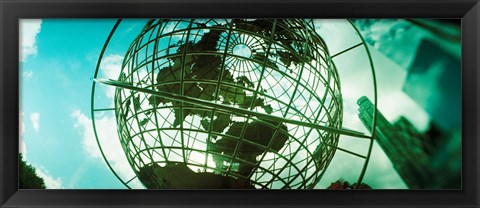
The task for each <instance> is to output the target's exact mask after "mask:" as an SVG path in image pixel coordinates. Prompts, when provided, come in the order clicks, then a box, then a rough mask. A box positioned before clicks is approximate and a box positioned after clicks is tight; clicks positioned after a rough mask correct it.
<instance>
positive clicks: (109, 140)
mask: <svg viewBox="0 0 480 208" xmlns="http://www.w3.org/2000/svg"><path fill="white" fill-rule="evenodd" d="M71 116H72V117H73V118H74V119H75V125H74V128H75V129H77V130H79V131H80V134H81V135H82V144H83V149H84V151H85V153H87V154H88V156H90V157H91V158H93V159H99V160H101V161H102V162H104V161H103V158H102V156H101V153H100V150H99V147H98V145H97V141H96V139H95V134H94V131H93V126H92V120H91V119H90V118H89V117H87V116H86V115H85V114H83V113H82V112H81V111H80V110H75V111H73V112H72V114H71ZM95 124H96V129H97V134H98V137H99V138H100V139H102V140H101V144H102V150H103V152H104V153H105V155H106V157H107V159H108V161H109V162H110V164H111V165H112V168H113V169H114V170H115V171H116V172H117V174H119V175H120V177H121V178H122V179H124V180H129V179H131V178H132V177H134V176H135V173H134V172H133V170H132V169H131V167H130V164H129V163H128V161H127V158H126V156H125V154H124V151H123V149H122V146H121V144H120V140H119V138H118V134H117V123H116V120H115V117H114V116H113V115H110V116H109V115H106V114H103V115H101V116H98V117H96V118H95ZM129 186H131V187H132V188H143V186H142V185H141V184H140V182H139V181H138V180H134V181H132V183H130V184H129Z"/></svg>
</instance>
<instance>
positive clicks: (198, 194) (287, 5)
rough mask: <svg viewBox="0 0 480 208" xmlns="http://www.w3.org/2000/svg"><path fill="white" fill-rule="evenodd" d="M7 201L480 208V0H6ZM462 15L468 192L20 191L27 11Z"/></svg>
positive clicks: (2, 100) (0, 99)
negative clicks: (22, 39)
mask: <svg viewBox="0 0 480 208" xmlns="http://www.w3.org/2000/svg"><path fill="white" fill-rule="evenodd" d="M0 15H1V24H0V35H1V37H0V48H1V51H0V54H1V55H0V63H1V69H0V84H1V89H0V135H1V136H0V207H69V206H72V207H156V206H159V207H170V206H172V207H173V206H178V207H247V206H248V207H375V206H376V207H472V208H473V207H479V206H480V202H479V195H480V193H479V190H480V186H479V181H480V180H479V174H480V173H479V167H480V165H479V164H480V161H479V152H480V146H479V135H478V133H479V130H478V128H479V123H478V119H479V116H478V113H479V111H478V109H479V103H478V99H479V83H478V82H479V80H480V77H479V73H478V71H479V69H480V67H479V58H480V54H479V50H480V45H479V39H480V34H479V31H480V21H479V20H480V4H479V1H478V0H389V1H386V0H335V1H333V0H325V1H321V0H301V1H298V0H297V1H295V0H284V1H280V0H244V1H239V0H222V1H220V0H177V1H173V0H162V1H151V0H142V1H135V0H116V1H107V0H98V1H95V0H37V1H33V0H0ZM142 17H185V18H188V17H199V18H200V17H226V18H235V17H238V18H242V17H262V18H274V17H277V18H293V17H295V18H366V17H371V18H461V20H462V123H463V126H462V136H463V137H462V167H463V168H462V190H436V191H434V190H363V191H362V190H354V191H332V190H268V191H261V190H251V191H243V190H208V191H206V190H191V191H185V190H182V191H171V190H169V191H163V190H18V185H17V184H18V180H17V178H18V172H17V170H18V132H19V131H18V130H19V125H18V123H19V120H18V119H19V116H18V112H19V100H18V98H19V95H18V94H19V89H18V88H19V76H18V71H19V62H18V60H19V53H18V50H19V44H18V40H19V39H18V38H19V36H18V31H19V28H18V27H19V26H18V20H19V19H20V18H142Z"/></svg>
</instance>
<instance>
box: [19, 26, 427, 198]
mask: <svg viewBox="0 0 480 208" xmlns="http://www.w3.org/2000/svg"><path fill="white" fill-rule="evenodd" d="M115 21H116V20H112V19H95V20H94V19H77V20H73V19H68V20H61V19H44V20H21V31H20V34H21V42H20V47H21V50H20V53H21V54H20V83H21V86H20V103H21V104H20V105H21V106H20V113H19V115H20V127H21V128H20V138H21V139H20V147H21V150H20V151H21V152H23V153H24V154H25V155H26V160H27V161H28V162H29V163H30V164H33V165H34V166H35V167H36V168H37V172H38V174H39V175H40V176H42V177H43V178H44V179H45V181H46V185H47V187H48V188H54V189H56V188H64V189H92V188H98V189H123V188H125V187H124V186H123V184H121V183H120V182H119V180H118V179H117V178H116V177H115V176H114V175H113V174H112V173H111V171H110V170H109V169H108V167H107V166H106V163H105V162H104V160H103V159H102V158H101V156H100V154H99V151H98V147H97V144H96V143H95V140H94V136H93V131H92V121H91V116H90V101H91V88H92V81H93V80H92V78H93V75H94V72H95V66H96V63H97V60H98V56H99V54H100V51H101V49H102V47H103V45H104V42H105V40H106V38H107V36H108V34H109V33H110V30H111V29H112V27H113V25H114V24H115ZM144 22H145V21H144V20H127V21H124V22H122V24H121V25H120V28H119V29H118V30H117V31H119V32H118V33H116V34H115V36H114V37H113V41H112V43H111V44H110V45H109V48H108V50H107V52H106V54H105V59H104V61H103V62H102V66H101V70H102V72H101V74H100V77H102V76H103V77H115V76H118V73H119V72H118V70H119V67H120V63H121V60H122V57H123V53H124V51H125V50H126V47H128V45H129V43H130V42H131V40H132V39H133V38H134V37H135V36H136V33H137V32H138V31H139V30H140V29H141V28H142V26H143V23H144ZM316 25H317V26H318V30H319V33H320V34H321V35H322V36H323V37H324V38H325V40H326V42H327V45H328V47H329V49H330V52H331V53H332V54H335V52H339V51H341V50H342V49H345V48H348V47H349V46H352V45H354V44H356V43H358V41H359V39H358V38H357V39H355V38H352V35H353V33H354V31H352V29H351V27H349V25H348V23H347V22H346V21H345V20H324V21H317V24H316ZM116 40H117V41H116ZM120 40H121V41H120ZM345 40H347V41H345ZM371 50H372V51H371V52H372V56H373V59H374V60H375V61H374V64H375V66H376V68H377V73H378V74H377V76H378V80H379V88H381V90H379V96H381V97H382V99H380V100H379V108H380V110H381V111H382V112H383V113H384V115H385V117H387V119H389V120H390V121H394V120H395V119H396V118H398V117H399V116H401V115H403V116H406V117H407V118H410V120H412V121H413V123H414V124H415V125H416V126H417V128H419V129H425V128H426V127H427V126H426V123H427V121H428V119H429V118H428V115H427V114H426V113H425V112H424V111H423V110H422V109H421V108H420V107H419V106H418V105H416V104H415V103H414V102H413V101H412V100H411V99H409V98H408V96H406V95H405V94H404V93H403V92H402V91H401V87H402V85H403V81H404V79H405V76H406V73H405V71H404V70H403V69H402V68H401V67H400V66H398V65H397V64H395V63H394V62H393V61H391V60H390V59H389V58H387V57H386V56H385V55H383V54H382V53H380V52H378V51H376V50H375V49H374V48H371ZM363 53H364V51H362V50H360V49H355V50H352V51H349V52H348V54H349V55H348V54H347V53H345V55H341V56H338V58H337V60H335V61H336V64H337V67H338V68H339V73H340V78H341V81H342V93H343V95H344V98H345V118H344V120H345V121H346V122H344V123H345V127H347V128H349V129H353V130H357V131H362V132H367V131H366V129H365V128H364V127H363V125H362V124H361V123H360V121H359V119H358V116H357V113H358V112H357V109H358V107H357V105H356V100H357V99H358V98H359V97H360V96H362V95H363V94H364V92H365V91H368V90H369V89H371V85H369V84H368V83H371V80H369V78H368V77H369V75H365V74H359V73H357V72H358V71H362V70H359V68H362V67H363V68H368V67H369V66H368V62H365V60H366V57H365V56H364V55H362V54H363ZM352 57H353V58H352ZM363 71H367V70H363ZM367 72H368V71H367ZM359 77H365V78H362V79H359ZM359 82H365V83H364V85H361V86H367V87H366V88H359V87H358V84H359ZM355 83H356V84H355ZM97 90H98V91H97V93H96V98H95V99H97V100H96V102H97V103H99V104H100V105H103V106H104V107H109V106H111V105H112V98H111V92H109V91H110V90H109V89H108V88H102V87H100V88H98V89H97ZM109 93H110V94H109ZM382 95H383V96H382ZM368 96H369V97H371V96H372V95H368ZM399 100H401V101H403V103H404V104H403V106H402V107H401V108H400V107H398V106H396V107H395V105H393V106H394V107H391V106H392V105H391V104H392V102H398V101H399ZM96 116H98V117H96V120H97V122H98V123H97V125H99V127H98V128H99V129H100V130H99V135H100V136H103V137H108V136H110V135H115V134H116V129H115V128H108V126H109V125H115V120H114V119H113V115H112V114H111V113H109V112H105V113H101V114H98V115H97V114H96ZM111 138H113V139H115V138H117V137H116V135H115V136H113V137H111ZM350 140H351V139H349V138H345V139H343V140H342V139H341V140H340V143H339V145H340V146H342V145H343V146H352V144H358V147H364V146H365V145H364V144H359V143H358V141H350ZM118 147H119V146H115V145H110V146H109V147H107V150H106V151H107V152H108V153H109V157H110V159H111V161H112V165H113V166H114V168H116V169H120V170H121V171H120V175H121V176H122V177H124V178H129V177H130V176H131V174H133V173H132V172H131V170H129V167H128V165H127V166H126V165H125V161H124V158H122V157H123V152H122V151H121V150H120V151H116V150H118V149H116V148H118ZM352 148H354V149H355V147H352ZM373 148H374V151H373V153H372V159H371V161H370V164H369V169H368V170H367V174H366V176H365V180H364V182H365V183H368V184H370V185H372V186H373V187H375V188H406V186H405V184H404V183H403V181H402V180H401V179H400V178H399V176H398V174H397V173H396V172H395V171H394V169H393V167H392V164H391V163H390V162H389V161H388V159H387V158H386V156H385V154H384V153H383V151H382V150H381V149H380V148H379V146H378V145H377V144H375V145H374V147H373ZM358 151H360V152H361V151H365V149H361V148H360V149H358ZM343 154H345V153H343ZM349 157H351V156H346V155H343V156H342V153H341V152H338V151H337V154H336V156H335V157H334V159H333V161H332V164H331V165H330V167H329V170H327V173H326V174H325V175H324V180H322V182H321V183H319V184H318V185H317V188H325V187H326V186H328V185H329V184H330V183H331V182H334V181H336V180H338V179H339V178H340V177H343V178H345V179H346V180H348V181H350V182H352V183H353V182H355V181H356V178H357V177H358V172H359V169H360V166H359V164H361V163H360V162H358V161H355V160H357V159H356V158H349ZM352 170H353V171H352ZM133 187H139V184H138V183H137V182H134V183H133Z"/></svg>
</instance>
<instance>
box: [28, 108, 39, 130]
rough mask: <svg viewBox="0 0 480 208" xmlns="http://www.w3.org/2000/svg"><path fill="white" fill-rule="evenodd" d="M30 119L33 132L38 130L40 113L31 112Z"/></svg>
mask: <svg viewBox="0 0 480 208" xmlns="http://www.w3.org/2000/svg"><path fill="white" fill-rule="evenodd" d="M30 121H31V122H32V126H33V129H34V130H35V132H38V131H39V130H40V113H38V112H33V113H31V114H30Z"/></svg>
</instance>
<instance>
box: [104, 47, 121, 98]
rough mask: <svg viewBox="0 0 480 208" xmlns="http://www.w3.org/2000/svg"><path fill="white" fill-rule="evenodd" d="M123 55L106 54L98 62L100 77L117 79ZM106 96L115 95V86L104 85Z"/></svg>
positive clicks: (111, 96)
mask: <svg viewBox="0 0 480 208" xmlns="http://www.w3.org/2000/svg"><path fill="white" fill-rule="evenodd" d="M122 61H123V56H121V55H118V54H110V55H106V56H105V58H103V59H102V63H101V64H100V71H101V73H102V74H101V75H100V78H106V79H113V80H117V79H118V76H120V71H121V69H122ZM105 93H106V96H107V98H113V96H114V95H115V87H111V86H106V92H105Z"/></svg>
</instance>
